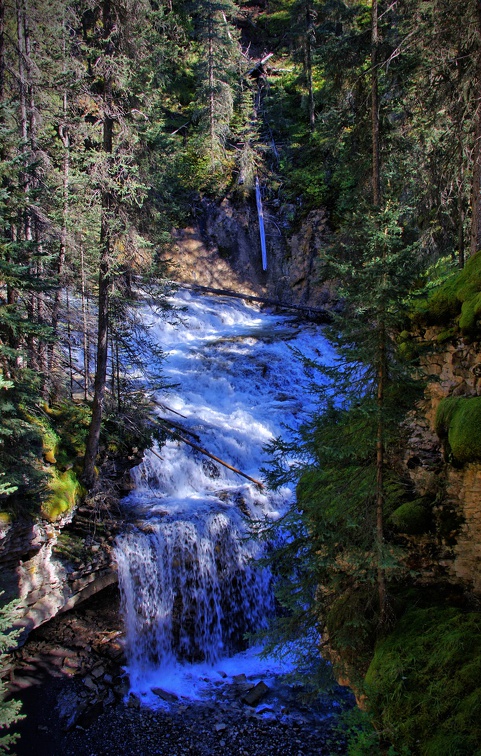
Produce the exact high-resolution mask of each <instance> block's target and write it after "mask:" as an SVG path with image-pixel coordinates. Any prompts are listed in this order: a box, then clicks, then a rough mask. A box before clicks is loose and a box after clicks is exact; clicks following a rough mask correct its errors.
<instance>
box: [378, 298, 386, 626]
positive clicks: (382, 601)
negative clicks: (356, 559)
mask: <svg viewBox="0 0 481 756" xmlns="http://www.w3.org/2000/svg"><path fill="white" fill-rule="evenodd" d="M380 317H381V322H380V323H379V365H378V371H377V412H378V419H377V434H376V551H377V555H376V558H377V589H378V597H379V623H380V624H381V625H382V624H384V623H385V621H386V576H385V573H384V568H383V566H382V558H383V547H384V389H385V383H386V374H387V365H386V329H385V325H384V322H382V320H383V313H382V312H381V314H380Z"/></svg>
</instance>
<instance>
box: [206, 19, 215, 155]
mask: <svg viewBox="0 0 481 756" xmlns="http://www.w3.org/2000/svg"><path fill="white" fill-rule="evenodd" d="M212 13H213V12H212V10H209V19H208V35H209V48H208V61H207V63H208V69H209V133H210V152H211V164H212V165H214V163H215V156H214V152H215V75H214V74H215V72H214V18H213V15H212Z"/></svg>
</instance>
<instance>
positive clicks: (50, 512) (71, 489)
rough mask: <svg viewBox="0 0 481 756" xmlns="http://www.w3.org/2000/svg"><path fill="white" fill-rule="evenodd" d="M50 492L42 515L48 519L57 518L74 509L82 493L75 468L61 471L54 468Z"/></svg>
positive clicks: (43, 506) (49, 486) (49, 484)
mask: <svg viewBox="0 0 481 756" xmlns="http://www.w3.org/2000/svg"><path fill="white" fill-rule="evenodd" d="M48 490H49V494H48V496H47V498H46V500H45V501H44V503H43V505H42V515H43V516H44V517H46V518H47V519H48V520H50V521H53V520H56V519H57V518H58V517H60V516H61V515H63V514H65V513H66V512H68V511H69V510H70V509H72V508H73V507H74V506H75V505H76V503H77V501H78V499H79V497H80V495H81V493H82V490H81V486H80V483H79V481H78V479H77V476H76V475H75V473H74V472H73V470H67V471H66V472H63V473H61V472H59V471H58V470H55V469H54V470H53V471H52V473H51V477H50V480H49V483H48Z"/></svg>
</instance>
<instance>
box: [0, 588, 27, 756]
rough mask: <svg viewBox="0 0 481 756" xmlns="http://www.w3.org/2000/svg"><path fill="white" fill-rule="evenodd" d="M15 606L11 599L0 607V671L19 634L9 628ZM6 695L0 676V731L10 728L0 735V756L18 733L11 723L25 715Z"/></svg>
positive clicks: (15, 702) (5, 688) (0, 594)
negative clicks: (7, 652)
mask: <svg viewBox="0 0 481 756" xmlns="http://www.w3.org/2000/svg"><path fill="white" fill-rule="evenodd" d="M2 595H3V593H0V598H1V596H2ZM17 606H18V602H17V601H12V602H11V603H9V604H4V605H3V606H2V607H0V672H1V671H2V668H3V666H4V664H5V662H6V660H7V656H6V653H5V652H6V651H9V650H10V649H11V647H12V644H13V642H14V641H15V639H16V638H17V637H18V635H19V631H17V630H12V629H11V628H12V623H13V621H14V619H15V610H16V608H17ZM7 696H8V691H7V687H6V685H5V683H4V682H3V680H2V679H1V677H0V732H1V731H2V730H5V729H7V728H8V729H9V730H10V732H8V733H7V734H6V735H0V754H1V755H2V756H3V754H6V753H8V752H9V751H10V746H11V745H13V744H14V743H15V741H16V740H17V739H18V735H16V734H15V733H14V732H12V731H11V727H12V725H14V724H15V723H16V722H18V721H19V720H20V719H23V718H24V716H25V715H22V714H20V709H21V704H20V702H19V701H16V700H6V699H7Z"/></svg>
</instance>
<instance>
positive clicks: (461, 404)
mask: <svg viewBox="0 0 481 756" xmlns="http://www.w3.org/2000/svg"><path fill="white" fill-rule="evenodd" d="M436 433H437V434H438V436H439V437H440V438H441V439H442V440H444V441H445V450H446V453H447V456H448V459H449V458H450V457H452V459H453V461H455V462H457V463H458V464H460V465H464V464H466V463H467V462H477V461H479V460H481V396H473V397H454V396H450V397H446V398H445V399H443V400H442V401H441V402H440V403H439V407H438V410H437V413H436Z"/></svg>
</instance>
